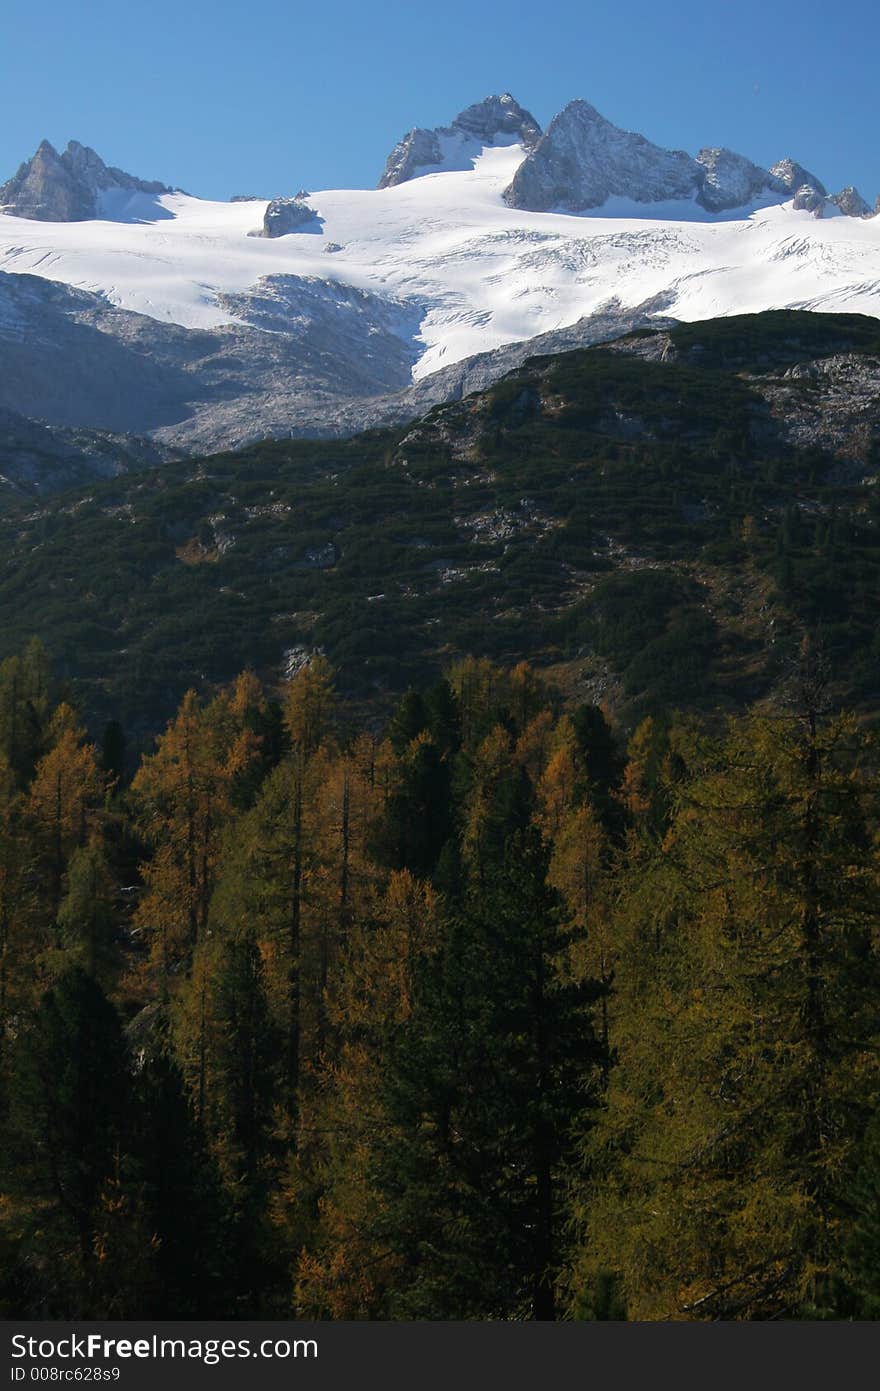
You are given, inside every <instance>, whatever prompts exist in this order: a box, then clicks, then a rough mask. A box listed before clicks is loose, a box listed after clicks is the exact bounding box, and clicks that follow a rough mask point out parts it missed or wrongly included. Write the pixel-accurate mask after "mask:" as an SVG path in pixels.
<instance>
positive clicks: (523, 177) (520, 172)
mask: <svg viewBox="0 0 880 1391" xmlns="http://www.w3.org/2000/svg"><path fill="white" fill-rule="evenodd" d="M786 197H794V198H795V206H796V207H797V208H807V209H808V210H809V211H811V212H814V213H815V214H816V215H817V216H822V215H823V214H824V213H825V212H826V211H827V210H828V209H829V205H834V206H836V207H837V208H838V209H839V211H840V212H842V213H844V214H845V215H846V216H848V217H865V216H871V210H870V208H869V207H868V205H867V203H866V202H865V201H864V199H863V198H862V197H861V195H860V194H859V193H858V191H857V190H856V189H854V188H846V189H844V190H843V191H842V192H841V193H839V194H835V195H833V196H832V197H829V196H828V195H827V193H826V190H825V187H824V185H823V184H822V183H821V182H820V181H819V180H818V179H817V178H816V177H815V175H813V174H810V173H809V172H808V170H806V169H805V168H804V167H803V166H802V165H800V164H798V163H797V161H795V160H793V159H790V158H786V159H782V160H780V161H779V162H778V163H777V164H774V165H773V166H772V168H770V169H762V168H761V167H760V166H759V165H757V164H754V163H753V162H752V161H751V160H750V159H747V158H746V157H745V156H744V155H740V154H737V153H736V152H735V151H733V150H728V149H725V148H718V147H712V148H705V149H702V150H700V151H699V153H698V154H697V155H696V157H695V158H692V157H691V156H690V155H689V154H687V153H686V152H685V151H684V150H666V149H663V148H662V146H659V145H655V144H653V143H652V142H651V141H650V140H648V139H646V137H645V136H643V135H639V134H637V133H636V132H634V131H626V130H621V129H620V127H618V126H615V125H613V124H612V122H611V121H608V120H606V118H605V117H604V116H602V115H601V114H600V113H599V112H598V111H597V110H596V108H595V107H594V106H591V105H590V103H589V102H587V101H583V100H580V99H578V100H576V101H571V102H569V103H568V105H567V106H566V107H564V108H563V110H562V111H561V112H560V113H559V115H558V116H555V117H554V118H553V120H552V121H551V122H550V124H549V126H548V127H547V130H546V131H545V132H544V134H543V135H542V136H541V138H540V140H538V141H537V143H536V144H535V145H534V147H533V148H532V149H531V150H530V152H529V153H528V154H527V156H526V158H525V159H524V160H523V162H522V164H521V165H520V166H519V168H518V169H517V171H516V174H515V175H514V178H513V181H512V183H511V184H510V186H509V187H508V188H507V189H506V190H505V193H504V198H505V201H506V202H507V204H508V206H510V207H512V208H520V209H522V210H524V211H530V212H551V211H566V212H574V213H581V212H589V211H591V210H592V209H594V208H600V207H601V206H602V205H603V204H604V203H605V202H607V200H608V199H609V198H626V199H628V200H631V201H632V202H635V203H662V202H671V201H677V200H680V199H692V200H693V201H694V202H695V203H696V204H697V205H698V206H700V207H702V208H704V209H705V210H706V211H707V212H710V213H724V212H732V211H734V210H736V209H741V208H747V207H750V206H755V205H761V204H767V203H774V202H782V201H784V200H785V199H786ZM878 203H880V200H878Z"/></svg>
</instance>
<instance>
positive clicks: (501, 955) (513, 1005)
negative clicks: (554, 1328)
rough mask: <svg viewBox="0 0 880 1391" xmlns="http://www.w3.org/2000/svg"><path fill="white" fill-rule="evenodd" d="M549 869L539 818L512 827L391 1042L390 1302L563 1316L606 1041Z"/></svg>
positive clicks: (466, 1315) (386, 1168)
mask: <svg viewBox="0 0 880 1391" xmlns="http://www.w3.org/2000/svg"><path fill="white" fill-rule="evenodd" d="M546 869H547V861H546V855H545V851H544V847H543V846H542V845H541V843H540V841H539V839H538V837H537V834H536V832H535V831H534V830H533V829H531V828H528V829H526V830H517V831H514V832H513V834H512V835H511V836H510V837H509V838H508V840H507V843H506V845H505V849H504V854H503V856H502V857H501V858H500V859H499V860H498V861H497V862H495V863H490V864H489V866H488V868H487V870H486V872H485V873H484V875H483V879H482V884H481V887H480V889H479V892H477V891H474V892H472V893H471V894H470V895H469V896H468V898H467V900H466V902H465V904H464V905H463V906H462V909H461V911H460V912H458V913H457V914H456V915H455V917H454V918H453V920H452V922H451V923H450V924H449V928H448V931H447V933H446V936H445V940H444V944H443V947H442V950H441V952H440V953H439V955H438V956H437V957H436V958H435V959H434V960H433V961H432V962H431V963H430V964H429V965H428V967H427V968H426V970H425V971H424V973H423V976H422V979H421V982H420V988H419V993H418V996H417V1000H416V1008H415V1011H414V1014H413V1017H412V1020H411V1022H410V1025H409V1027H408V1028H407V1030H406V1031H405V1032H404V1033H403V1035H402V1036H401V1037H400V1038H399V1040H398V1042H397V1044H396V1046H394V1047H392V1050H391V1056H390V1059H389V1064H388V1068H387V1073H386V1077H387V1083H386V1104H387V1107H388V1114H389V1118H390V1121H391V1125H390V1127H389V1130H388V1133H387V1136H386V1137H385V1138H384V1140H383V1141H381V1142H380V1145H379V1152H378V1159H377V1174H376V1177H377V1182H378V1186H379V1189H380V1191H381V1192H382V1194H383V1199H384V1203H383V1208H382V1210H383V1213H384V1217H383V1223H384V1231H383V1237H384V1240H385V1241H386V1243H387V1244H388V1245H389V1246H390V1247H391V1248H392V1249H393V1250H395V1251H396V1252H397V1254H398V1256H399V1257H400V1258H401V1259H402V1269H403V1276H402V1280H401V1282H400V1285H399V1287H398V1289H397V1290H396V1292H395V1293H394V1295H393V1296H392V1298H391V1303H390V1309H389V1312H390V1314H391V1316H392V1317H398V1318H435V1319H470V1318H534V1319H542V1320H547V1319H553V1318H554V1317H555V1313H556V1283H557V1278H558V1274H559V1272H560V1270H561V1268H562V1263H563V1259H564V1244H565V1221H566V1213H565V1186H566V1173H567V1168H568V1164H569V1159H570V1154H571V1147H572V1141H573V1138H574V1135H575V1132H576V1131H580V1130H582V1128H583V1127H584V1125H585V1123H586V1120H587V1117H588V1115H589V1112H590V1109H591V1104H592V1087H593V1078H594V1076H595V1070H596V1069H597V1067H598V1064H599V1061H600V1058H599V1053H600V1050H599V1047H598V1045H597V1042H596V1040H595V1037H594V1034H593V1029H592V1023H591V1014H590V1004H591V1000H592V998H593V993H594V992H591V991H590V990H589V989H588V988H584V987H581V986H578V985H576V984H575V983H573V982H572V981H571V980H570V979H569V978H567V976H566V972H565V969H564V956H565V948H566V946H567V933H566V930H565V925H564V923H563V921H562V918H561V913H560V907H559V903H558V900H557V898H556V896H555V894H554V893H553V891H552V890H550V889H549V888H548V886H547V884H546Z"/></svg>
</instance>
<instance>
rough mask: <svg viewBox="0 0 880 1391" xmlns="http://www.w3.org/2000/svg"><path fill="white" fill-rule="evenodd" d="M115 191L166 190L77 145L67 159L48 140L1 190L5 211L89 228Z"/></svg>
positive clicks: (72, 145)
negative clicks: (106, 197) (105, 198)
mask: <svg viewBox="0 0 880 1391" xmlns="http://www.w3.org/2000/svg"><path fill="white" fill-rule="evenodd" d="M112 190H121V191H124V192H128V193H147V194H152V195H159V194H162V193H170V192H171V191H172V190H171V189H170V188H168V187H167V186H166V185H165V184H161V183H152V182H148V181H146V180H144V179H136V178H135V177H134V176H133V175H132V174H126V173H125V171H124V170H122V169H115V168H113V167H112V166H109V165H106V164H105V163H104V161H103V160H102V159H101V157H100V155H97V154H96V153H95V151H94V150H91V149H89V147H88V146H87V145H80V144H79V142H78V141H77V140H71V141H70V143H69V144H68V146H67V149H66V150H65V151H64V153H63V154H60V155H59V153H58V151H57V150H56V149H55V148H54V147H53V146H52V145H50V144H49V141H48V140H44V141H43V142H42V144H41V145H40V147H39V148H38V150H37V151H36V153H35V154H34V155H33V156H32V157H31V159H29V160H27V161H26V162H25V163H24V164H22V165H21V167H20V168H19V170H18V172H17V173H16V174H14V175H13V177H12V178H11V179H9V180H7V182H6V183H5V184H3V185H0V207H2V209H3V211H4V212H6V213H11V214H12V215H13V216H14V217H28V218H33V219H35V220H36V221H38V222H83V221H86V220H88V219H89V218H93V217H98V216H99V215H100V213H101V201H102V198H101V196H102V194H106V193H108V192H111V191H112Z"/></svg>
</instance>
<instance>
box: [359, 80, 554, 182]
mask: <svg viewBox="0 0 880 1391" xmlns="http://www.w3.org/2000/svg"><path fill="white" fill-rule="evenodd" d="M540 138H541V127H540V126H539V125H538V122H537V121H536V120H535V118H534V116H533V115H532V114H531V112H529V111H526V109H525V108H524V107H522V106H520V104H519V102H518V101H516V99H515V98H514V97H512V96H511V94H510V92H503V93H502V94H501V95H500V96H489V97H484V98H483V100H482V101H478V102H475V103H474V104H473V105H472V106H467V107H465V109H464V111H460V112H459V113H458V115H457V116H456V117H455V120H454V121H453V122H452V124H451V125H448V126H437V127H436V128H435V129H433V130H426V129H424V128H423V127H421V126H416V127H414V129H413V130H411V131H410V132H409V134H407V135H405V136H404V137H403V139H402V140H399V141H398V143H397V144H396V145H395V146H394V149H393V150H392V151H391V154H390V155H389V156H388V159H387V161H386V163H385V171H384V173H383V174H382V177H381V179H380V180H379V184H378V187H379V188H393V187H394V186H395V185H397V184H402V183H406V182H407V181H408V180H409V179H416V178H418V177H419V176H420V175H421V174H426V173H429V172H432V171H440V170H447V171H449V170H455V169H470V167H471V164H472V161H473V159H474V156H475V155H476V154H478V153H479V151H480V149H481V148H484V147H485V146H487V145H490V146H491V145H510V144H514V143H517V142H518V143H520V144H522V145H523V146H524V147H525V149H527V150H530V149H533V148H534V146H535V145H536V144H537V142H538V140H539V139H540Z"/></svg>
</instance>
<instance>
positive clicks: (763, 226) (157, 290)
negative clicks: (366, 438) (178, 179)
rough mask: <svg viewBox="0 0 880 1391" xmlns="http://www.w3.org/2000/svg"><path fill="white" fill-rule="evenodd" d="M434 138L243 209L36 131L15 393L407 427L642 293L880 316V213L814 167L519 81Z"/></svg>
mask: <svg viewBox="0 0 880 1391" xmlns="http://www.w3.org/2000/svg"><path fill="white" fill-rule="evenodd" d="M414 134H415V135H416V136H418V137H419V140H421V137H422V136H424V137H425V138H426V139H427V137H430V140H429V141H428V143H429V144H430V143H431V142H432V141H433V142H434V143H437V142H439V146H438V147H442V148H441V149H440V153H441V156H442V158H441V159H440V161H439V163H438V162H436V161H435V162H434V163H430V162H429V163H427V164H426V163H425V162H424V161H423V160H422V158H421V155H419V153H418V151H417V150H416V148H415V146H416V145H418V144H419V140H416V141H415V143H413V141H412V140H410V144H409V145H408V146H407V148H406V149H405V150H404V149H402V148H399V149H398V150H397V152H396V153H395V154H394V155H393V157H392V160H391V165H390V167H389V170H387V171H386V175H385V176H384V177H383V184H384V185H385V186H383V187H380V188H379V189H361V190H345V189H335V190H334V189H325V190H323V191H318V192H311V193H308V194H307V193H305V191H304V190H300V192H299V193H297V194H296V196H295V197H293V198H290V197H288V198H276V199H273V200H269V201H267V200H255V199H250V200H239V201H233V202H230V203H211V202H205V201H203V200H200V199H198V198H192V197H189V196H188V195H186V194H183V193H180V192H169V191H167V190H163V186H162V185H153V184H147V183H144V182H143V181H141V180H137V179H133V178H132V177H131V176H129V175H125V174H123V173H121V171H119V170H115V169H110V168H108V167H107V166H106V165H105V164H104V163H103V161H101V160H100V158H99V157H98V156H97V155H95V154H94V152H93V151H90V150H87V149H85V147H82V146H78V145H76V144H75V142H72V143H71V145H70V146H68V148H67V150H65V152H64V153H63V154H62V155H60V156H59V155H57V154H56V152H55V151H53V150H51V147H45V148H44V147H41V150H40V151H38V152H37V156H35V157H34V160H32V161H30V162H29V164H28V165H27V166H23V170H22V171H20V172H19V175H16V176H15V177H14V178H13V180H11V181H10V182H9V183H8V184H7V185H5V192H4V195H3V196H4V197H5V198H6V199H7V206H6V211H5V212H4V213H2V214H0V404H5V405H6V407H7V408H8V409H12V410H16V411H19V412H22V413H25V414H27V415H29V416H32V417H36V418H40V419H45V420H46V421H48V422H49V423H51V424H53V425H57V426H62V427H75V428H83V427H85V428H94V429H101V430H111V431H117V432H118V431H125V432H131V433H135V434H137V435H144V434H148V435H150V436H151V437H153V438H155V439H156V440H157V442H159V443H161V444H162V445H163V446H170V447H173V448H189V449H195V450H206V449H216V448H219V447H230V446H235V445H239V444H242V443H245V442H247V441H248V440H251V439H254V438H258V437H260V436H290V435H300V434H308V433H313V434H324V435H328V434H333V433H338V432H339V431H340V430H345V429H357V428H362V427H363V426H365V425H368V424H373V423H377V422H379V421H383V420H384V421H388V420H393V419H400V418H401V415H402V414H403V413H404V411H405V410H406V409H410V410H412V409H418V408H419V407H420V406H422V405H424V403H425V402H426V401H431V400H436V399H438V396H439V393H441V392H442V390H443V383H444V382H445V381H447V380H451V381H453V382H454V381H456V380H460V377H461V374H460V373H457V372H453V373H452V374H451V375H450V374H449V373H448V369H449V368H450V367H455V365H456V364H459V363H465V362H467V361H468V360H469V359H471V358H473V357H475V356H480V357H481V359H482V365H483V367H482V369H483V371H484V372H486V371H489V370H491V363H490V360H489V359H487V358H486V356H485V355H486V354H489V353H494V352H497V351H498V350H499V349H504V350H505V352H506V351H507V350H509V349H510V347H511V345H514V344H525V343H528V342H529V341H530V340H533V339H536V338H538V337H540V336H542V335H545V334H548V333H559V332H561V331H567V330H569V329H571V328H572V327H573V326H574V325H583V324H584V323H589V321H591V320H592V321H593V325H594V327H593V328H587V329H586V330H585V337H587V338H593V339H595V337H597V336H598V335H599V332H600V329H599V325H600V324H604V323H605V322H606V321H607V320H609V319H610V318H613V316H614V315H615V314H620V315H622V316H624V318H626V317H627V316H628V317H629V320H630V322H632V321H633V320H634V319H635V318H637V317H638V314H639V313H641V312H644V311H643V309H642V307H643V306H645V305H647V304H650V305H653V306H654V310H653V312H656V313H662V314H663V316H664V317H667V318H673V319H680V320H685V321H691V320H700V319H704V318H707V317H715V316H718V315H725V314H735V313H742V312H758V311H760V310H763V309H766V308H777V307H793V308H806V309H812V310H822V311H835V312H836V311H842V310H845V311H847V312H859V313H868V314H875V315H880V218H877V217H871V216H866V215H865V214H866V211H867V205H866V204H865V203H864V201H863V200H862V199H861V198H860V196H859V195H858V194H857V192H856V191H855V190H853V189H844V190H843V191H842V192H841V193H839V194H835V195H833V197H830V198H829V197H828V196H827V195H826V192H825V189H824V187H823V185H822V184H821V183H820V181H819V180H818V179H817V178H816V177H815V176H814V175H812V174H810V173H809V172H808V171H807V170H806V169H805V168H804V167H803V166H801V165H799V164H798V163H796V162H795V161H794V160H791V159H786V160H782V161H780V162H779V163H778V164H776V165H774V166H773V169H772V170H768V171H765V170H762V169H760V168H759V167H758V166H757V165H755V164H753V163H752V162H751V161H750V160H748V159H746V158H744V157H743V156H741V155H737V154H734V153H733V152H731V151H729V150H722V149H716V148H706V149H703V150H700V151H699V152H698V153H697V155H696V156H695V157H692V156H691V155H689V154H684V153H682V152H680V151H671V152H670V151H665V150H663V149H661V148H660V147H659V146H656V145H654V144H652V143H651V142H650V141H648V140H646V139H645V137H643V136H639V135H633V134H631V133H629V132H626V131H622V130H620V129H618V128H617V127H615V126H613V125H612V124H611V123H610V122H608V121H606V120H604V118H603V117H601V116H600V114H599V113H598V112H597V111H595V109H594V108H593V107H591V106H590V105H589V104H588V103H586V102H582V101H580V102H573V103H570V104H569V106H568V107H566V108H565V110H564V111H563V112H562V113H560V115H559V116H558V117H556V118H555V119H554V121H553V122H551V124H550V126H549V128H548V130H547V131H546V133H545V134H543V135H541V133H540V131H539V128H538V126H537V124H536V123H535V122H534V120H533V118H532V117H530V116H529V113H528V112H527V111H525V110H524V109H523V108H522V107H520V106H519V105H518V104H517V103H516V102H515V101H514V99H513V98H512V97H510V95H509V94H504V96H502V97H493V98H487V99H486V100H485V101H483V102H481V103H477V104H475V106H473V107H469V108H468V109H467V110H466V111H464V112H462V113H461V114H460V115H459V116H458V117H456V118H455V120H454V121H453V123H452V125H451V126H449V127H444V128H442V129H441V130H439V131H434V132H424V131H422V132H418V131H416V132H415V133H414ZM407 139H409V137H408V138H407ZM444 142H445V143H444ZM450 142H451V143H450ZM405 143H406V142H404V144H405ZM422 143H424V142H422ZM431 159H432V160H433V155H431ZM35 161H36V163H35ZM47 170H48V172H47ZM431 170H436V172H430V171H431ZM41 171H42V172H41ZM52 171H54V174H53V173H52ZM426 171H428V172H426ZM56 176H57V177H56ZM53 178H55V181H56V183H58V181H59V180H60V184H59V185H58V186H59V187H61V186H63V188H67V190H68V193H70V189H71V188H74V185H75V189H78V190H79V192H78V193H76V196H74V194H72V193H71V194H70V197H69V198H68V197H67V194H65V195H64V196H63V197H62V196H61V194H58V198H56V199H55V202H56V203H58V199H60V203H59V204H58V206H57V207H56V208H55V213H57V215H58V216H61V215H62V214H63V216H64V218H65V219H66V220H54V217H53V219H52V220H42V219H44V218H45V217H48V216H49V214H50V213H51V211H52V209H51V208H50V207H49V204H51V203H52V198H48V195H46V197H44V193H45V189H46V187H48V185H51V184H52V182H53ZM65 181H66V182H65ZM68 185H69V187H68ZM28 190H30V193H28ZM35 190H36V192H35ZM41 190H42V192H41ZM62 191H63V189H62ZM56 193H57V188H56ZM26 195H27V196H26ZM31 195H33V196H31ZM38 195H39V196H38ZM53 197H54V195H53ZM28 198H30V199H31V201H30V202H28ZM41 198H42V199H43V201H42V202H40V199H41ZM47 198H48V202H47ZM34 199H36V200H37V201H36V203H35V202H34ZM65 199H66V201H65ZM62 205H63V206H62ZM513 205H516V206H513ZM559 206H562V207H566V208H568V209H569V211H558V210H556V211H554V210H553V209H554V208H558V207H559ZM47 208H48V211H47ZM572 208H575V209H577V210H578V211H577V212H572V211H571V210H570V209H572ZM535 209H537V210H535ZM23 212H27V213H28V214H29V215H28V216H23V215H21V214H22V213H23ZM819 213H821V214H822V216H817V214H819ZM285 228H290V229H291V230H287V231H285V230H284V229H285ZM38 282H40V283H42V285H44V286H45V287H46V288H45V291H44V292H43V293H42V295H41V293H40V291H39V289H38ZM597 316H598V317H597ZM50 319H52V326H51V328H50V327H49V320H50ZM603 331H604V330H603ZM495 362H496V364H497V366H498V370H499V371H500V370H504V367H505V366H507V365H509V362H508V360H507V358H506V357H505V356H504V354H502V356H501V357H499V358H497V359H495ZM438 373H442V374H444V375H442V376H437V374H438ZM464 375H467V374H466V373H465V374H464ZM432 377H433V378H435V380H434V381H433V382H431V378H432ZM484 379H485V378H484ZM4 381H5V385H4V384H3V383H4ZM422 383H430V385H427V386H426V387H425V389H424V392H422V393H421V394H419V393H416V395H415V396H414V395H413V393H412V387H413V386H414V385H415V386H417V387H418V386H420V384H422ZM401 393H403V395H401ZM398 397H399V398H400V399H399V400H398V399H392V398H398ZM404 402H406V403H407V404H406V405H405V404H404Z"/></svg>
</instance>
